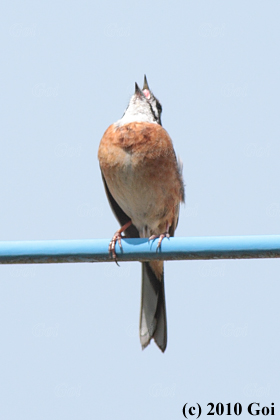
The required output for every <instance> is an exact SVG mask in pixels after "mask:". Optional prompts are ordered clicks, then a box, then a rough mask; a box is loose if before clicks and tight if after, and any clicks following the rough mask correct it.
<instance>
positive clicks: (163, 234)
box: [149, 223, 170, 250]
mask: <svg viewBox="0 0 280 420" xmlns="http://www.w3.org/2000/svg"><path fill="white" fill-rule="evenodd" d="M157 238H159V240H158V244H157V250H158V249H159V248H160V246H161V243H162V241H163V239H164V238H170V234H169V225H168V223H167V224H166V232H164V233H161V234H160V235H152V236H150V237H149V241H154V240H155V239H157Z"/></svg>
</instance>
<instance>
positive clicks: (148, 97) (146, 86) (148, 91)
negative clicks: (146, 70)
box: [142, 75, 151, 99]
mask: <svg viewBox="0 0 280 420" xmlns="http://www.w3.org/2000/svg"><path fill="white" fill-rule="evenodd" d="M142 90H143V93H144V95H145V96H146V98H147V99H150V97H151V92H150V88H149V85H148V81H147V77H146V75H144V85H143V89H142Z"/></svg>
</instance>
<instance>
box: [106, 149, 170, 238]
mask: <svg viewBox="0 0 280 420" xmlns="http://www.w3.org/2000/svg"><path fill="white" fill-rule="evenodd" d="M135 162H136V159H134V157H133V156H132V155H130V154H129V153H126V156H123V159H122V161H121V162H120V164H115V165H114V166H113V167H111V168H110V170H109V171H108V173H107V174H106V173H105V174H104V175H105V179H106V182H107V184H108V188H109V190H110V192H111V194H112V195H113V197H114V199H115V200H116V201H117V203H118V204H119V206H120V207H121V208H122V209H123V211H124V212H125V213H126V214H127V215H128V217H129V218H130V219H131V220H132V223H133V224H134V225H135V226H136V227H137V228H138V230H139V232H140V234H141V231H142V230H143V229H144V228H145V227H147V230H148V231H149V232H153V233H155V232H157V230H158V227H159V225H160V224H161V223H162V220H163V219H164V220H165V219H166V218H168V213H170V212H172V209H171V208H170V205H171V203H172V202H174V200H172V192H171V191H170V190H169V189H168V188H167V186H166V185H167V182H166V179H167V176H168V174H167V173H166V169H165V168H159V167H157V165H154V162H145V163H140V164H139V161H137V164H136V163H135ZM115 163H116V162H115ZM141 236H142V235H141Z"/></svg>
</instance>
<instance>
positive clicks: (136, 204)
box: [98, 75, 185, 352]
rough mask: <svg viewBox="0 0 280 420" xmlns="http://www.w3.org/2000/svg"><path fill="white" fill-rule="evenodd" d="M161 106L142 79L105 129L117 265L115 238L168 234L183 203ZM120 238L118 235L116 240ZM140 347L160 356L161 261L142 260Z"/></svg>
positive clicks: (163, 342) (104, 167)
mask: <svg viewBox="0 0 280 420" xmlns="http://www.w3.org/2000/svg"><path fill="white" fill-rule="evenodd" d="M161 114H162V105H161V103H160V102H159V100H158V99H157V98H156V97H155V96H154V94H153V93H152V91H151V90H150V88H149V85H148V82H147V77H146V75H145V76H144V85H143V89H142V90H141V89H140V88H139V86H138V84H137V83H135V92H134V94H133V95H132V97H131V99H130V101H129V104H128V106H127V108H126V110H125V112H124V114H123V116H122V117H121V118H120V119H119V120H117V121H116V122H115V123H113V124H111V125H110V126H109V127H108V129H107V130H106V131H105V133H104V135H103V137H102V139H101V141H100V145H99V149H98V160H99V165H100V170H101V176H102V180H103V184H104V188H105V192H106V195H107V198H108V201H109V204H110V206H111V209H112V211H113V213H114V215H115V217H116V219H117V220H118V222H119V224H120V226H121V227H120V229H118V230H117V231H116V233H115V234H114V235H113V237H112V240H111V242H110V244H109V253H110V255H111V256H112V258H113V259H114V260H115V261H116V262H117V255H116V251H115V244H116V242H118V243H119V245H120V247H121V239H122V238H123V237H126V238H149V240H155V239H156V238H158V245H157V250H158V248H160V246H161V242H162V240H163V239H164V238H165V237H167V238H169V237H170V236H174V232H175V229H176V227H177V225H178V219H179V208H180V204H181V203H183V202H184V197H185V192H184V182H183V175H182V167H183V166H182V162H181V160H180V159H177V156H176V154H175V151H174V148H173V143H172V140H171V138H170V136H169V134H168V133H167V131H166V130H165V129H164V128H163V127H162V123H161ZM122 235H124V236H122ZM141 264H142V289H141V308H140V328H139V330H140V331H139V334H140V343H141V346H142V349H144V348H146V347H147V346H148V344H150V342H151V340H152V339H153V340H154V342H155V343H156V345H157V346H158V347H159V349H160V350H161V351H162V352H164V351H165V349H166V346H167V318H166V303H165V290H164V266H163V261H160V260H153V261H149V262H142V263H141Z"/></svg>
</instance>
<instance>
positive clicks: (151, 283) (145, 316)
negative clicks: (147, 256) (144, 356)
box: [140, 261, 167, 352]
mask: <svg viewBox="0 0 280 420" xmlns="http://www.w3.org/2000/svg"><path fill="white" fill-rule="evenodd" d="M141 296H142V297H141V312H140V342H141V345H142V348H143V349H144V348H145V347H147V345H148V344H149V343H150V341H151V339H152V338H153V339H154V340H155V342H156V344H157V345H158V347H159V348H160V349H161V351H162V352H164V351H165V349H166V345H167V321H166V307H165V293H164V276H163V262H162V261H153V262H149V263H148V262H145V263H142V295H141Z"/></svg>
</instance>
